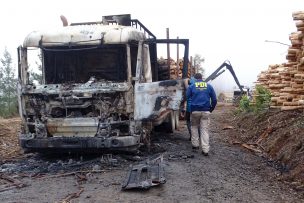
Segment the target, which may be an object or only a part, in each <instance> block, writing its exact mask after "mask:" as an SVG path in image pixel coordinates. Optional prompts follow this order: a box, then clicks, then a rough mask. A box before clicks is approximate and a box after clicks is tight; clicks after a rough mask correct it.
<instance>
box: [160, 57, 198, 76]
mask: <svg viewBox="0 0 304 203" xmlns="http://www.w3.org/2000/svg"><path fill="white" fill-rule="evenodd" d="M157 62H158V76H159V78H160V79H174V80H175V79H181V78H182V71H183V65H184V61H183V60H182V59H179V60H178V61H175V60H173V59H170V60H169V62H170V70H169V69H168V68H169V66H168V59H163V58H160V59H159V60H158V61H157ZM192 70H194V68H192ZM190 76H191V64H190V63H189V64H188V75H187V77H188V78H190Z"/></svg>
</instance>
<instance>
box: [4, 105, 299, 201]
mask: <svg viewBox="0 0 304 203" xmlns="http://www.w3.org/2000/svg"><path fill="white" fill-rule="evenodd" d="M230 110H231V107H227V108H226V107H225V108H223V107H219V108H217V109H216V110H215V111H214V113H213V114H212V118H211V125H210V139H211V151H210V154H209V156H208V157H205V156H203V155H201V154H199V153H194V152H192V149H191V144H190V141H189V140H188V133H187V131H186V128H185V127H184V126H185V123H184V122H181V126H182V127H181V128H180V129H179V130H178V131H176V132H175V133H173V134H164V133H160V132H158V133H156V134H155V136H154V138H153V144H152V152H153V154H152V155H151V154H147V153H143V152H141V153H139V154H136V155H132V154H129V155H121V154H113V155H112V156H111V157H108V156H105V155H104V156H102V155H94V156H87V155H66V156H59V157H58V156H55V157H54V156H51V157H50V156H42V155H39V154H29V155H28V156H24V157H22V158H20V159H17V160H13V161H6V162H5V163H2V164H1V166H0V171H2V173H1V174H4V175H6V176H9V177H11V178H14V179H15V180H18V181H21V182H22V183H24V184H25V185H26V186H25V187H21V188H15V189H11V190H7V191H3V192H0V202H64V201H66V202H69V201H70V202H304V197H303V191H302V192H301V191H295V190H293V189H292V188H290V187H289V186H288V185H286V184H284V182H282V181H279V179H280V176H281V175H282V173H283V172H282V171H280V170H278V169H275V168H274V167H273V166H272V165H271V164H269V161H267V160H266V159H265V158H263V156H261V155H258V154H253V153H252V152H251V151H249V150H247V149H245V148H242V147H241V146H240V145H232V144H229V142H227V134H229V132H230V131H229V129H227V130H223V126H224V125H227V124H229V122H230V120H229V118H228V117H227V118H226V116H227V115H229V114H228V113H227V112H228V111H230ZM231 132H232V133H236V131H231ZM157 155H163V157H164V160H163V163H164V168H165V177H166V183H165V184H162V185H159V186H155V187H151V188H150V189H148V190H129V191H123V190H121V184H122V183H123V181H124V180H125V178H126V174H127V172H128V168H129V166H130V165H131V164H137V163H138V162H139V161H142V160H145V159H147V158H149V157H151V156H153V157H155V156H157ZM77 171H82V172H77ZM76 172H77V173H76ZM58 174H66V175H65V176H60V177H58V176H56V175H58ZM75 174H76V175H75ZM0 180H1V181H0V185H1V186H3V187H4V184H6V183H5V181H4V180H3V179H0ZM3 187H1V188H3ZM1 188H0V189H1ZM77 193H78V194H77ZM73 195H74V197H72V196H73Z"/></svg>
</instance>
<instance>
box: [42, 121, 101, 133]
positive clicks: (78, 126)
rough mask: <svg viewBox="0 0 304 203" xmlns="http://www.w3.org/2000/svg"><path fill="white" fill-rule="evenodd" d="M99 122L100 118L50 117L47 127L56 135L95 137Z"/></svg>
mask: <svg viewBox="0 0 304 203" xmlns="http://www.w3.org/2000/svg"><path fill="white" fill-rule="evenodd" d="M98 123H99V120H98V118H64V119H63V118H49V119H48V120H47V129H48V132H49V133H50V134H51V135H52V136H54V137H56V136H69V137H94V136H95V135H96V133H97V128H98Z"/></svg>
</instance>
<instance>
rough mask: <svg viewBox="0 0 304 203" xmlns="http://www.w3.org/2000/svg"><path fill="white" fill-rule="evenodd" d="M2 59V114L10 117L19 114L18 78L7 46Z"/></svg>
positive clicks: (0, 71) (0, 92)
mask: <svg viewBox="0 0 304 203" xmlns="http://www.w3.org/2000/svg"><path fill="white" fill-rule="evenodd" d="M0 61H1V66H0V76H1V78H0V116H2V117H9V116H12V115H15V114H17V79H16V77H15V69H14V67H13V66H12V57H11V54H10V53H9V52H8V51H7V49H6V48H5V50H4V52H3V57H2V58H1V60H0Z"/></svg>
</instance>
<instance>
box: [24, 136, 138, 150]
mask: <svg viewBox="0 0 304 203" xmlns="http://www.w3.org/2000/svg"><path fill="white" fill-rule="evenodd" d="M19 141H20V146H21V147H22V148H23V149H27V150H30V151H48V150H68V151H72V150H81V151H100V150H103V149H104V150H115V151H134V150H136V149H137V148H138V147H139V145H140V136H138V135H133V136H122V137H48V138H29V137H28V136H27V135H24V134H21V135H20V136H19Z"/></svg>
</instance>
